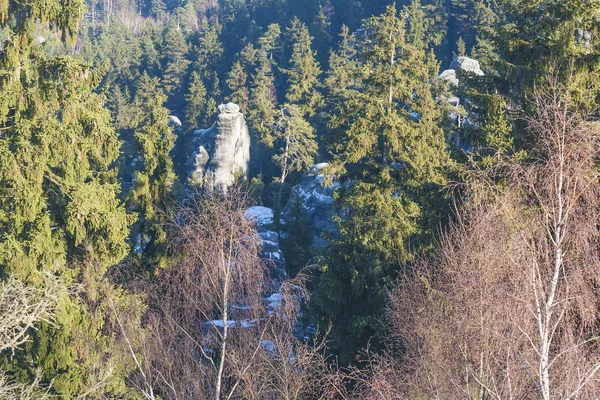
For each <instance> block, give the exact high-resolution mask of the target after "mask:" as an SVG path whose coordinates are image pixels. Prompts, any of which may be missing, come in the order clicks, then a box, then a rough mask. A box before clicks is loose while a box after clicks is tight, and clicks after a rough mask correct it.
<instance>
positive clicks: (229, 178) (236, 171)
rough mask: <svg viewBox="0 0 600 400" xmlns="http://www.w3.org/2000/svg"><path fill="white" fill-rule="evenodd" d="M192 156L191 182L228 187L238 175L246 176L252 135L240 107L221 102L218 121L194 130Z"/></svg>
mask: <svg viewBox="0 0 600 400" xmlns="http://www.w3.org/2000/svg"><path fill="white" fill-rule="evenodd" d="M192 143H193V145H194V148H196V149H197V150H196V151H195V152H194V154H193V155H192V158H191V159H190V162H189V164H190V169H191V170H192V171H191V173H190V176H189V180H188V181H189V183H190V185H199V186H203V187H204V188H206V189H209V190H213V189H219V190H226V189H227V188H228V187H230V186H231V185H232V184H233V183H234V182H235V181H236V179H237V178H239V177H245V176H246V172H247V170H248V161H249V160H250V135H249V133H248V127H247V126H246V120H245V119H244V116H243V115H242V113H240V108H239V107H238V106H237V105H236V104H233V103H228V104H221V105H220V106H219V116H218V118H217V123H216V125H215V126H212V127H210V128H208V129H200V130H197V131H196V132H194V139H193V142H192Z"/></svg>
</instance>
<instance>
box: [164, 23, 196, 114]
mask: <svg viewBox="0 0 600 400" xmlns="http://www.w3.org/2000/svg"><path fill="white" fill-rule="evenodd" d="M163 49H164V51H163V52H164V60H163V65H164V70H163V71H164V72H163V74H162V83H163V86H164V90H165V92H166V94H167V96H169V98H170V100H171V103H172V104H174V105H175V106H176V107H174V108H177V106H179V105H180V103H181V100H180V99H181V97H182V94H183V85H182V83H183V81H184V79H185V76H186V75H187V68H188V66H189V64H190V62H189V61H188V60H187V58H186V55H187V51H188V47H187V44H186V42H185V37H184V35H183V33H182V32H181V30H180V29H178V28H177V27H176V26H175V25H174V24H169V25H168V26H167V28H166V29H165V33H164V40H163ZM178 99H179V100H178Z"/></svg>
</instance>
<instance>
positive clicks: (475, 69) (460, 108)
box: [438, 56, 485, 152]
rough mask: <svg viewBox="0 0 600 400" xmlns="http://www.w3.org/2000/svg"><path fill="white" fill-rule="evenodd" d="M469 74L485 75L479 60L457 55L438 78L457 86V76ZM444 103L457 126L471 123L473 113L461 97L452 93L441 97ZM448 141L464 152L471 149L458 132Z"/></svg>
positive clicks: (473, 117)
mask: <svg viewBox="0 0 600 400" xmlns="http://www.w3.org/2000/svg"><path fill="white" fill-rule="evenodd" d="M465 73H466V74H471V75H476V76H485V74H484V72H483V71H482V70H481V67H480V65H479V61H477V60H474V59H472V58H469V57H464V56H463V57H457V58H456V59H455V60H454V61H452V62H451V63H450V69H447V70H445V71H443V72H442V73H441V74H440V75H439V76H438V78H439V79H443V80H445V81H448V83H450V87H451V88H452V87H456V86H459V84H460V80H459V77H460V75H461V74H465ZM442 101H444V102H445V103H447V104H449V105H450V106H451V111H450V114H449V115H450V119H451V120H452V122H453V123H454V125H455V126H456V127H457V128H459V129H460V128H462V127H464V126H468V125H473V122H472V121H474V120H475V115H474V114H473V112H472V111H471V110H469V109H468V107H467V104H466V102H461V99H460V98H459V97H457V96H455V95H453V94H450V96H449V97H445V98H443V99H442ZM461 103H463V104H461ZM450 141H451V142H453V143H454V144H455V145H456V146H457V147H459V148H461V149H463V150H464V151H465V152H471V151H473V146H472V144H471V143H470V141H469V140H467V139H466V138H464V137H462V136H461V135H460V134H459V132H453V133H452V134H451V135H450Z"/></svg>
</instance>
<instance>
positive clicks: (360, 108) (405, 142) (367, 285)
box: [314, 6, 449, 362]
mask: <svg viewBox="0 0 600 400" xmlns="http://www.w3.org/2000/svg"><path fill="white" fill-rule="evenodd" d="M412 26H415V24H412V25H410V26H409V29H408V30H407V26H406V22H405V20H404V18H403V17H402V16H401V15H399V13H398V11H397V10H396V8H395V7H394V6H389V7H388V8H387V11H386V12H385V14H383V15H381V16H379V17H372V18H370V19H368V20H367V21H366V23H365V24H364V25H363V31H361V32H360V34H359V35H360V36H358V34H356V35H352V36H350V37H348V36H346V37H345V38H343V39H342V47H341V48H340V50H339V51H338V52H337V53H336V54H335V55H333V56H332V60H331V62H330V64H331V68H332V69H331V71H330V75H329V78H328V82H329V84H330V85H332V84H334V85H336V87H332V86H330V87H329V90H330V92H331V93H335V94H336V95H337V96H339V97H341V99H340V100H337V101H336V106H335V107H336V108H334V110H333V116H332V118H331V120H330V123H331V126H332V127H333V128H334V129H335V130H337V131H338V133H337V135H339V136H340V137H339V139H337V140H336V145H334V146H333V150H334V152H335V154H336V162H335V163H334V164H333V167H332V171H333V172H335V173H337V174H339V175H341V176H342V177H343V178H345V179H348V180H349V184H348V186H347V188H346V189H345V190H343V191H342V192H341V193H340V199H339V201H340V206H341V208H342V209H343V210H344V211H343V213H342V214H341V215H340V216H339V219H338V223H339V225H340V236H341V238H340V240H338V241H336V242H334V244H333V246H332V248H331V249H330V251H329V252H328V254H327V256H326V258H325V260H324V266H323V275H322V276H321V277H320V281H319V285H320V287H319V288H318V289H317V293H316V294H315V301H314V306H315V309H316V310H317V312H318V315H319V317H320V319H321V321H322V324H323V325H324V326H326V325H327V324H328V323H329V321H330V320H332V321H333V331H332V340H333V342H334V343H333V345H334V346H335V347H334V348H335V349H336V350H338V351H340V352H341V354H342V356H343V358H342V360H343V362H349V361H351V357H352V356H353V355H354V354H355V349H357V348H359V347H361V346H365V345H366V344H367V342H368V340H369V338H371V337H373V336H374V335H375V333H376V332H377V331H378V330H380V327H379V324H378V322H377V319H378V316H379V315H380V314H379V313H380V310H381V309H382V307H383V306H384V304H385V297H386V296H385V294H386V290H387V287H388V285H389V283H391V281H390V279H391V278H392V277H393V276H394V271H395V270H396V269H397V268H398V267H399V266H400V264H401V263H404V262H407V261H410V260H411V258H412V257H413V255H414V254H415V252H417V251H419V250H420V249H423V248H426V247H427V245H428V241H429V239H428V237H431V233H432V229H433V227H434V220H435V219H431V217H432V215H434V213H435V207H433V205H434V204H433V203H435V201H433V199H434V198H435V197H436V196H439V188H440V187H441V186H442V185H444V183H445V175H444V168H445V167H446V166H447V165H448V162H449V157H448V154H447V153H446V152H445V147H446V145H445V136H444V132H443V130H442V129H440V125H441V118H442V113H441V110H440V108H439V107H438V106H436V103H435V96H436V93H437V91H438V88H437V87H436V84H435V81H434V80H433V79H432V77H433V76H435V74H436V71H437V69H438V65H437V62H435V59H434V58H433V56H432V54H431V53H430V52H428V51H427V50H426V48H424V47H423V38H422V37H419V35H417V33H416V32H414V31H411V30H410V27H412ZM345 34H346V35H347V33H345ZM417 66H418V67H417ZM342 84H343V85H344V86H341V85H342Z"/></svg>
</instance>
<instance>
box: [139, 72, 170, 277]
mask: <svg viewBox="0 0 600 400" xmlns="http://www.w3.org/2000/svg"><path fill="white" fill-rule="evenodd" d="M166 100H167V97H166V95H165V94H164V93H163V91H162V89H161V87H160V81H159V80H158V78H151V77H150V76H149V75H148V74H146V73H144V74H143V75H142V77H141V79H140V81H139V82H138V84H137V91H136V95H135V99H134V104H135V106H136V108H137V109H138V112H139V114H138V119H137V121H136V122H137V126H136V128H135V140H136V145H137V153H138V157H139V158H140V159H141V168H139V169H138V170H137V171H136V172H135V182H134V185H133V188H132V189H131V191H130V192H129V198H128V204H129V207H130V208H131V209H132V210H134V211H136V212H138V214H139V219H138V222H137V223H136V226H135V230H136V231H137V234H138V235H139V236H138V238H137V239H136V242H137V243H136V249H135V250H136V252H138V253H140V254H141V255H142V256H144V259H145V260H146V261H147V263H148V268H150V269H151V268H154V267H156V266H158V267H163V266H165V265H166V264H165V263H166V259H165V257H164V256H165V250H166V249H165V245H166V239H167V238H166V232H165V228H164V226H163V222H164V221H165V218H166V212H167V210H168V207H169V205H170V203H171V201H172V199H173V197H174V189H175V186H174V185H175V173H174V171H173V161H172V159H171V157H170V152H171V150H172V149H173V146H174V141H175V137H174V134H173V132H172V129H171V128H170V127H169V126H168V110H167V109H166V108H164V106H163V104H164V103H165V101H166Z"/></svg>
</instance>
